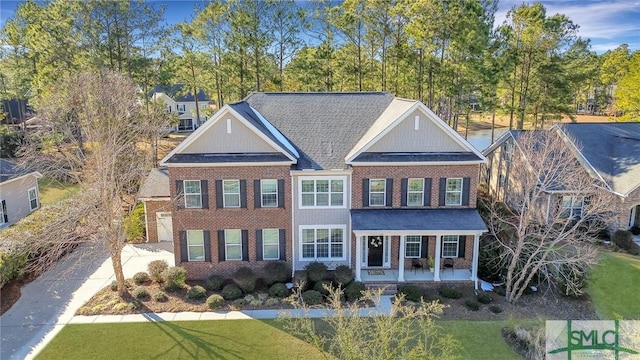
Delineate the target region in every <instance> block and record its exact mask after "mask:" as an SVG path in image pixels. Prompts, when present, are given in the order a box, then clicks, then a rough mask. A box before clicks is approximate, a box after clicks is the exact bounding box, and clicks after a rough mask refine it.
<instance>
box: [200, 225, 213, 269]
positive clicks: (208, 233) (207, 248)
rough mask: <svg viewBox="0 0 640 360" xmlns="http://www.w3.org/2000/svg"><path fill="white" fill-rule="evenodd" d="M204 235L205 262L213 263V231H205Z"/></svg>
mask: <svg viewBox="0 0 640 360" xmlns="http://www.w3.org/2000/svg"><path fill="white" fill-rule="evenodd" d="M202 235H203V237H204V261H208V262H211V231H209V230H204V231H203V232H202Z"/></svg>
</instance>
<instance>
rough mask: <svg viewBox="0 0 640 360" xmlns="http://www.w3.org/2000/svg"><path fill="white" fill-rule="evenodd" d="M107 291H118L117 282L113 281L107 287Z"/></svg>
mask: <svg viewBox="0 0 640 360" xmlns="http://www.w3.org/2000/svg"><path fill="white" fill-rule="evenodd" d="M109 289H111V291H118V282H117V281H115V280H113V281H112V282H111V284H110V285H109Z"/></svg>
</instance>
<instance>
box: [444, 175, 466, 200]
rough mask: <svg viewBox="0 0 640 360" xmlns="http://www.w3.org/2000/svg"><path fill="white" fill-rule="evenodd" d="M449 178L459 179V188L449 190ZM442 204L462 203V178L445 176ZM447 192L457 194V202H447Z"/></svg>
mask: <svg viewBox="0 0 640 360" xmlns="http://www.w3.org/2000/svg"><path fill="white" fill-rule="evenodd" d="M450 180H459V181H460V190H449V181H450ZM444 191H445V192H444V204H445V206H460V205H462V193H463V191H464V181H463V180H462V178H447V181H446V182H445V185H444ZM449 194H458V196H459V201H458V202H457V203H449V196H448V195H449Z"/></svg>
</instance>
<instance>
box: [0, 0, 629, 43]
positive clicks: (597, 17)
mask: <svg viewBox="0 0 640 360" xmlns="http://www.w3.org/2000/svg"><path fill="white" fill-rule="evenodd" d="M148 1H150V2H154V3H166V4H167V9H166V10H165V20H166V21H167V23H168V24H175V23H177V22H180V21H185V20H186V21H188V20H190V19H191V18H192V17H193V16H194V11H193V9H194V8H195V6H196V5H201V4H203V3H204V2H205V1H202V0H174V1H164V0H148ZM300 2H302V1H301V0H300ZM538 2H540V3H542V5H544V7H545V8H546V9H547V16H552V15H553V14H556V13H560V14H564V15H566V16H567V17H568V18H569V19H570V20H571V21H573V22H574V23H575V24H578V25H579V26H580V29H579V32H578V35H579V36H580V37H582V38H583V39H587V38H588V39H591V48H592V50H593V51H595V52H597V53H598V54H602V53H604V52H606V51H607V50H613V49H615V48H616V47H618V46H619V45H621V44H625V43H626V44H628V45H629V49H630V50H631V51H635V50H640V0H540V1H538ZM19 3H21V1H12V0H0V27H3V26H4V23H5V21H6V20H7V19H9V18H10V17H11V16H12V15H13V13H14V11H15V9H16V8H17V6H18V4H19ZM522 3H532V2H525V1H522V0H500V1H499V3H498V12H497V13H496V22H495V24H496V26H498V25H500V24H502V23H503V22H504V20H505V17H506V14H507V11H509V9H510V8H512V7H513V6H519V5H520V4H522Z"/></svg>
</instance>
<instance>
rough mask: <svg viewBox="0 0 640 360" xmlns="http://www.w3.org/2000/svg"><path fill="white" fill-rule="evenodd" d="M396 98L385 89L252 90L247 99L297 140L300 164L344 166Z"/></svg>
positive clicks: (331, 167)
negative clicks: (382, 90)
mask: <svg viewBox="0 0 640 360" xmlns="http://www.w3.org/2000/svg"><path fill="white" fill-rule="evenodd" d="M393 98H394V97H393V95H391V94H389V93H385V92H362V93H253V94H251V95H249V96H248V97H247V98H246V99H245V101H246V102H247V103H248V104H249V105H250V106H251V107H252V108H254V109H256V110H257V111H258V112H259V113H260V114H262V116H264V117H265V118H266V119H267V120H268V121H269V122H270V123H271V124H273V125H274V126H275V127H276V128H277V129H278V130H280V132H281V133H282V134H283V135H284V136H285V137H287V138H288V139H289V140H290V141H291V142H292V143H293V144H295V146H296V147H297V150H298V152H299V153H300V160H299V162H298V168H314V169H343V168H344V167H345V162H344V158H345V156H346V155H347V154H348V153H349V151H350V150H351V149H352V148H353V147H354V146H355V145H356V143H357V142H358V140H359V139H360V138H361V137H362V136H363V135H364V133H365V132H366V131H367V130H368V129H369V127H371V125H372V124H373V123H374V122H375V121H376V119H378V117H379V116H380V115H381V114H382V112H383V111H384V110H385V109H386V108H387V106H389V104H390V103H391V101H392V100H393Z"/></svg>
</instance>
